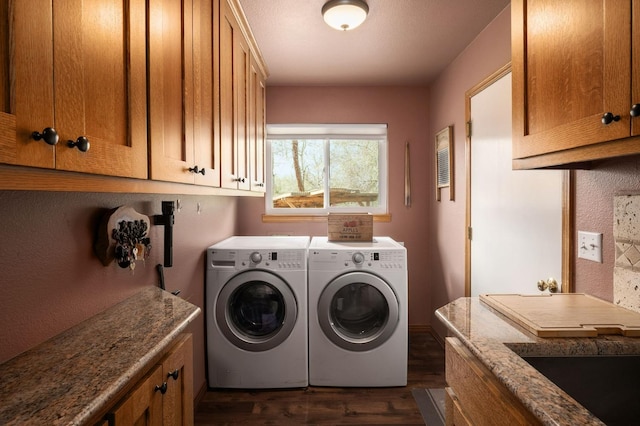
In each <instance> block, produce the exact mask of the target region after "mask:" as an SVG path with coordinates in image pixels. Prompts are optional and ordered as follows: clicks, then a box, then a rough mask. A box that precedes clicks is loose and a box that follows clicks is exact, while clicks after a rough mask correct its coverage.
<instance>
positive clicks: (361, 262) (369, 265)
mask: <svg viewBox="0 0 640 426" xmlns="http://www.w3.org/2000/svg"><path fill="white" fill-rule="evenodd" d="M406 266H407V256H406V250H405V249H397V250H396V249H393V250H379V251H376V250H316V249H313V248H310V249H309V269H314V270H318V269H328V270H336V269H342V268H362V269H368V270H378V269H380V270H388V269H405V268H406Z"/></svg>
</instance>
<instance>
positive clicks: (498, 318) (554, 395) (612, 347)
mask: <svg viewBox="0 0 640 426" xmlns="http://www.w3.org/2000/svg"><path fill="white" fill-rule="evenodd" d="M436 316H437V317H438V318H439V319H440V320H441V321H442V322H443V323H444V324H445V325H446V326H447V328H448V329H449V332H450V335H452V336H455V337H457V338H458V339H460V341H461V342H462V343H463V344H464V345H465V346H466V347H467V348H468V349H469V350H470V351H471V352H472V353H473V354H474V355H475V356H476V357H477V358H478V359H479V360H480V361H481V362H482V363H483V364H484V365H485V366H487V368H489V370H491V372H492V373H493V374H494V375H495V376H496V377H497V378H498V380H500V381H501V382H502V383H503V384H504V385H505V386H506V387H507V389H509V390H510V391H511V392H512V393H513V394H514V395H515V396H516V397H517V398H518V399H520V400H521V401H522V403H523V404H524V405H525V407H527V408H528V409H529V410H530V411H531V412H532V413H533V414H535V415H536V417H538V418H539V419H540V421H541V422H542V423H543V424H545V425H572V426H573V425H602V424H603V423H602V422H601V421H600V420H599V419H597V418H596V417H595V416H594V415H593V414H591V413H590V412H589V411H588V410H587V409H585V408H584V407H582V406H581V405H580V404H578V403H577V402H576V401H575V400H574V399H573V398H571V397H570V396H569V395H567V394H566V393H565V392H564V391H562V390H561V389H560V388H558V387H557V386H556V385H555V384H553V383H552V382H551V381H549V380H548V379H547V378H546V377H544V376H543V375H542V374H541V373H539V372H538V371H537V370H536V369H534V368H533V367H532V366H531V365H529V364H528V363H527V362H526V361H525V360H523V359H522V358H521V356H587V355H632V354H640V339H638V338H631V337H623V336H617V335H611V336H599V337H591V338H584V337H583V338H567V337H563V338H539V337H537V336H535V335H534V334H531V333H529V332H528V331H526V330H525V329H523V328H521V327H520V326H518V325H517V324H516V323H514V322H512V321H510V320H509V319H507V318H506V317H504V316H503V315H501V314H500V313H497V312H496V311H494V310H493V309H492V308H490V307H489V306H487V305H486V304H484V303H482V302H481V301H480V300H479V298H477V297H472V298H469V297H463V298H460V299H457V300H455V301H453V302H451V303H449V304H448V305H445V306H443V307H442V308H440V309H438V310H437V311H436Z"/></svg>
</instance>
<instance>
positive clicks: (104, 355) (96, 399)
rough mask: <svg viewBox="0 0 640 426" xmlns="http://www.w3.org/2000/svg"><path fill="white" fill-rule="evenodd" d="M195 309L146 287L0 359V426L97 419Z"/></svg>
mask: <svg viewBox="0 0 640 426" xmlns="http://www.w3.org/2000/svg"><path fill="white" fill-rule="evenodd" d="M199 314H200V308H198V307H197V306H194V305H192V304H191V303H189V302H187V301H185V300H183V299H181V298H179V297H176V296H173V295H172V294H171V293H168V292H166V291H163V290H160V289H159V288H153V287H149V288H146V289H144V290H143V291H141V292H140V293H138V294H137V295H135V296H133V297H131V298H129V299H127V300H125V301H123V302H121V303H119V304H117V305H115V306H113V307H111V308H109V309H107V310H106V311H104V312H102V313H100V314H98V315H96V316H94V317H92V318H90V319H88V320H86V321H84V322H82V323H80V324H78V325H76V326H74V327H72V328H70V329H68V330H67V331H65V332H63V333H61V334H59V335H58V336H56V337H54V338H52V339H50V340H47V341H46V342H44V343H42V344H40V345H38V346H36V347H35V348H33V349H31V350H29V351H27V352H24V353H22V354H20V355H18V356H17V357H15V358H13V359H11V360H9V361H7V362H6V363H4V364H2V365H0V370H1V371H2V380H0V424H2V425H14V424H15V425H24V424H34V425H67V424H73V425H79V424H87V423H88V422H94V421H97V420H99V417H98V416H100V415H101V414H103V413H104V411H105V410H107V409H109V408H110V406H111V405H113V404H114V403H116V402H117V401H116V400H114V399H115V398H119V397H121V396H122V392H123V390H124V389H125V387H126V386H127V385H130V384H131V382H132V381H135V380H138V379H140V378H141V377H142V375H143V374H144V373H145V372H146V371H147V370H148V369H149V368H150V367H151V366H152V365H153V364H154V363H155V362H157V361H158V360H159V358H160V357H161V355H162V354H163V352H164V351H165V350H166V349H167V348H168V347H169V345H170V344H171V343H172V342H173V341H174V339H175V338H176V337H178V336H179V334H180V333H181V332H182V331H184V329H185V328H186V326H187V325H188V324H189V323H190V322H191V321H192V320H193V319H194V318H196V317H197V316H198V315H199ZM97 417H98V418H97Z"/></svg>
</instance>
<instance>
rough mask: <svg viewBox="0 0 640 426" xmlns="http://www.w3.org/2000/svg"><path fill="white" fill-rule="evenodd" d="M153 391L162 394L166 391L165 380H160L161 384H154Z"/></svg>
mask: <svg viewBox="0 0 640 426" xmlns="http://www.w3.org/2000/svg"><path fill="white" fill-rule="evenodd" d="M155 391H156V392H158V391H160V393H161V394H163V395H164V394H165V393H166V392H167V382H162V385H156V387H155Z"/></svg>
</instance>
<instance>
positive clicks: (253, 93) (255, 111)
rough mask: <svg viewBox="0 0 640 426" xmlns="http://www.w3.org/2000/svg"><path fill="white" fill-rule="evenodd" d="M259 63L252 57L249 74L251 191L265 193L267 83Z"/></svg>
mask: <svg viewBox="0 0 640 426" xmlns="http://www.w3.org/2000/svg"><path fill="white" fill-rule="evenodd" d="M264 80H265V79H264V77H263V74H262V72H261V71H260V68H259V67H258V63H257V61H256V60H255V58H254V57H253V55H251V69H250V73H249V104H250V109H249V112H250V116H249V144H250V146H249V148H250V149H249V159H250V160H251V164H250V166H249V171H250V174H251V190H252V191H255V192H264V191H265V186H264V182H265V175H264V173H265V170H264V161H265V157H264V156H265V81H264Z"/></svg>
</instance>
